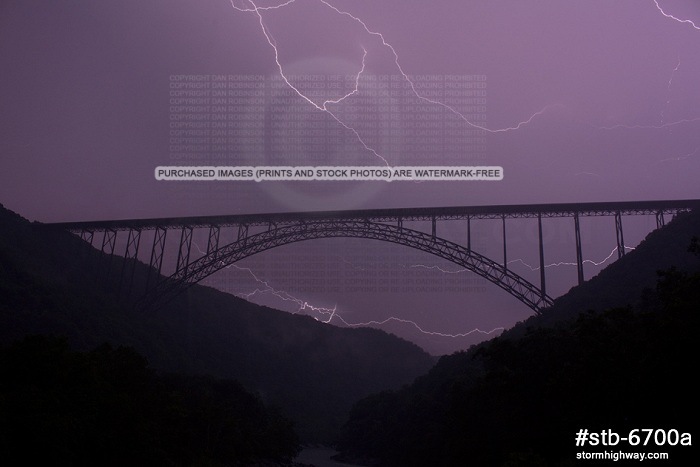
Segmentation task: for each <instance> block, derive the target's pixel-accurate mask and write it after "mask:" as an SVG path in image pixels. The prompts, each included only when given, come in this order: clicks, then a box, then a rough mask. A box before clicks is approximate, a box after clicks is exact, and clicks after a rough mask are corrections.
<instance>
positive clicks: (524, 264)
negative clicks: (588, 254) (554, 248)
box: [508, 246, 634, 271]
mask: <svg viewBox="0 0 700 467" xmlns="http://www.w3.org/2000/svg"><path fill="white" fill-rule="evenodd" d="M625 249H626V250H634V248H633V247H631V246H626V247H625ZM616 251H617V247H615V248H613V249H612V251H611V252H610V254H609V255H608V256H606V257H605V258H604V259H602V260H601V261H594V260H592V259H584V260H583V261H582V264H592V265H594V266H601V265H603V264H605V263H606V262H607V261H608V260H609V259H610V258H612V256H613V254H615V252H616ZM511 263H520V264H522V265H523V266H525V267H527V268H529V269H530V270H531V271H539V270H540V267H539V266H536V267H535V266H531V265H529V264H527V263H526V262H525V261H523V260H522V259H514V260H511V261H508V264H511ZM577 265H578V263H577V262H573V263H569V262H565V261H561V262H558V263H551V264H545V265H544V268H545V269H547V268H552V267H559V266H577Z"/></svg>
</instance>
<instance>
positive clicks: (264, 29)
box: [230, 0, 561, 166]
mask: <svg viewBox="0 0 700 467" xmlns="http://www.w3.org/2000/svg"><path fill="white" fill-rule="evenodd" d="M316 1H318V2H320V3H322V4H323V5H325V6H326V7H328V8H330V9H331V10H333V11H334V12H335V13H337V14H339V15H341V16H346V17H348V18H350V19H351V20H352V21H354V22H356V23H358V24H359V25H360V26H361V27H362V28H363V29H364V30H365V32H366V33H367V34H369V35H370V36H374V37H377V38H379V40H380V41H381V43H382V45H383V46H384V47H386V48H388V49H389V50H390V51H391V53H392V54H393V56H394V64H395V66H396V68H397V69H398V70H399V72H400V73H401V75H402V77H403V79H404V80H405V81H406V82H407V83H408V84H409V86H410V88H411V91H412V92H413V94H414V95H415V96H416V97H417V98H418V99H420V100H422V101H424V102H428V103H430V104H433V105H438V106H441V107H442V108H444V109H446V110H447V111H449V112H451V113H452V114H453V115H454V116H456V117H457V118H459V119H461V120H462V121H464V122H465V123H466V124H467V125H469V126H471V127H473V128H476V129H479V130H483V131H485V132H488V133H503V132H508V131H514V130H519V129H520V128H522V127H523V126H525V125H528V124H529V123H531V122H532V121H533V120H534V119H535V118H536V117H538V116H540V115H542V114H543V113H545V112H546V111H547V110H548V109H550V108H551V107H553V106H555V105H556V106H560V105H561V104H554V105H548V106H545V107H544V108H542V109H541V110H539V111H538V112H535V113H534V114H532V115H531V116H530V117H529V118H527V119H526V120H523V121H521V122H518V123H517V124H516V125H514V126H510V127H506V128H499V129H491V128H487V127H485V126H482V125H477V124H476V123H474V122H471V121H470V120H469V119H468V118H467V117H465V116H464V115H463V114H462V113H460V112H459V111H458V110H456V109H455V108H454V107H452V106H450V105H447V104H445V103H443V102H440V101H437V100H433V99H429V98H427V97H424V96H422V95H421V94H420V93H419V92H418V91H417V90H416V87H415V85H414V83H413V81H412V80H411V78H410V76H409V75H408V74H407V73H406V72H405V71H404V70H403V67H402V66H401V63H400V60H399V54H398V52H397V51H396V49H395V48H394V46H393V45H391V44H390V43H389V42H387V40H386V39H385V37H384V35H383V34H382V33H380V32H377V31H373V30H371V29H370V28H369V27H368V26H367V24H366V23H365V22H364V21H363V20H362V19H360V18H359V17H357V16H354V15H352V14H350V13H349V12H347V11H344V10H341V9H339V8H337V7H336V6H334V5H332V4H330V3H328V2H327V1H326V0H316ZM248 2H249V3H250V4H251V5H252V8H246V7H238V6H236V5H235V4H234V1H233V0H230V3H231V6H232V8H233V9H234V10H236V11H239V12H243V13H255V14H256V15H257V17H258V22H259V23H260V28H261V30H262V33H263V35H264V36H265V38H266V40H267V42H268V44H269V45H270V47H272V49H273V50H274V54H275V63H276V64H277V69H278V70H279V74H280V76H281V77H282V80H283V81H284V82H285V83H286V84H287V86H289V88H290V89H292V90H293V91H294V92H295V93H296V94H297V95H298V96H299V97H300V98H302V99H303V100H305V101H306V102H308V103H309V104H310V105H312V106H313V107H314V108H315V109H316V110H319V111H322V112H326V113H328V114H329V115H330V116H331V117H332V118H333V119H334V120H335V121H336V122H338V123H339V124H340V125H342V126H343V127H344V128H345V129H346V130H348V131H350V132H352V133H353V134H354V135H355V137H356V138H357V140H358V141H359V142H360V144H361V145H362V146H363V148H364V149H365V150H367V151H370V152H371V153H372V154H374V155H375V156H376V157H378V158H379V159H381V160H382V162H383V163H384V164H386V165H387V166H389V163H388V162H387V160H386V159H385V158H384V157H383V156H381V155H380V154H379V153H378V152H377V151H376V150H375V149H373V148H371V147H369V146H368V145H367V144H366V143H365V141H364V140H363V139H362V137H361V135H360V134H359V132H358V131H357V130H356V129H355V128H353V127H351V126H350V125H347V124H346V123H345V122H343V121H342V120H341V119H340V118H338V117H337V116H336V115H335V114H334V113H333V112H332V111H331V110H329V109H328V107H327V105H328V104H340V103H341V102H342V101H344V100H345V99H346V98H348V97H350V96H351V95H353V94H355V93H357V92H358V89H359V79H360V76H361V74H362V73H363V71H364V68H365V66H364V59H365V57H366V55H367V50H366V49H364V48H363V51H364V55H363V60H362V69H361V70H360V72H359V73H358V74H357V75H356V79H355V89H354V90H353V91H352V92H350V93H348V94H346V95H345V96H343V97H341V98H339V99H335V100H327V101H325V102H324V103H323V104H322V105H318V104H317V103H315V102H314V101H313V100H312V99H311V98H309V97H308V96H306V95H305V94H304V93H303V92H301V91H300V90H299V89H298V88H297V87H295V86H294V85H293V84H292V83H291V82H290V81H289V79H288V78H287V76H286V75H285V72H284V68H283V67H282V64H281V63H280V61H279V51H278V49H277V45H276V43H275V41H274V39H273V38H272V35H271V33H270V31H269V30H268V28H267V27H266V26H265V23H264V21H263V17H262V13H261V12H262V11H268V10H277V9H281V8H284V7H287V6H289V5H291V4H293V3H296V0H287V1H286V2H284V3H280V4H278V5H274V6H268V7H259V6H257V4H256V3H255V2H254V1H253V0H248Z"/></svg>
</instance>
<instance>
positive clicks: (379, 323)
mask: <svg viewBox="0 0 700 467" xmlns="http://www.w3.org/2000/svg"><path fill="white" fill-rule="evenodd" d="M335 316H337V317H338V319H339V320H340V321H342V322H343V323H344V324H345V325H346V326H348V327H358V326H371V325H376V326H382V325H384V324H387V323H389V322H392V321H396V322H399V323H403V324H409V325H411V326H413V327H414V328H416V329H417V330H418V331H419V332H420V333H421V334H426V335H429V336H438V337H449V338H458V337H467V336H470V335H472V334H474V333H478V334H483V335H487V336H488V335H490V334H493V333H495V332H497V331H503V330H504V329H505V328H503V327H496V328H493V329H491V330H490V331H482V330H481V329H479V328H475V329H472V330H471V331H467V332H462V333H459V334H448V333H443V332H437V331H426V330H425V329H423V328H421V327H420V326H418V325H417V324H416V323H415V322H413V321H410V320H407V319H401V318H395V317H393V316H392V317H390V318H387V319H385V320H383V321H367V322H365V323H348V322H347V321H345V320H344V319H343V318H342V317H341V316H340V314H337V313H336V314H335ZM328 322H330V320H329V321H328Z"/></svg>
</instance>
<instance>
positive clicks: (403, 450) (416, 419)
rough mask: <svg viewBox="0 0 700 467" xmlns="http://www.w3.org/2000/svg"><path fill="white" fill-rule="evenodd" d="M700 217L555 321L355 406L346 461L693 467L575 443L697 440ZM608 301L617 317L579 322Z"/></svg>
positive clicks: (607, 276) (532, 325)
mask: <svg viewBox="0 0 700 467" xmlns="http://www.w3.org/2000/svg"><path fill="white" fill-rule="evenodd" d="M699 219H700V213H697V212H696V213H692V214H689V215H685V216H681V217H679V218H678V219H677V220H675V221H674V222H672V223H671V224H670V225H669V226H667V228H665V229H663V230H661V231H658V232H655V233H654V234H652V235H650V236H649V237H648V238H647V239H646V241H645V242H644V244H643V245H640V247H639V248H637V249H636V250H635V251H633V252H631V253H629V254H628V255H626V256H625V258H623V259H622V260H620V261H618V262H616V263H614V264H612V265H611V266H609V267H608V269H606V270H605V271H603V272H601V274H599V275H598V277H596V278H595V280H591V281H590V283H588V284H586V286H585V287H580V288H577V289H574V290H572V291H571V292H570V294H567V295H566V296H564V297H562V299H561V300H558V301H557V303H556V304H555V307H556V310H557V312H558V313H560V314H561V315H560V316H556V317H555V318H556V319H550V318H551V316H544V317H537V318H532V319H530V320H528V321H527V322H526V323H524V324H520V325H518V326H516V328H515V329H514V330H511V331H510V332H508V333H506V334H504V335H502V336H499V337H498V338H495V339H493V340H491V341H489V342H486V343H483V344H481V345H479V346H475V347H473V348H472V349H470V350H469V351H467V352H460V353H455V354H453V355H450V356H445V357H443V358H441V359H440V361H439V362H438V363H437V365H436V366H435V367H434V368H433V369H432V370H431V371H430V372H429V373H428V375H426V376H424V377H422V378H419V379H417V380H416V382H415V383H414V384H412V385H411V386H409V387H407V388H404V389H402V390H399V391H397V392H383V393H380V394H377V395H373V396H371V397H368V398H366V399H363V400H362V401H359V402H358V403H357V404H356V405H355V406H354V408H353V410H352V413H351V416H350V419H349V421H348V422H347V424H346V425H345V428H344V437H343V441H342V443H341V448H342V457H343V458H345V459H352V460H355V461H357V460H364V461H367V462H369V461H374V462H376V461H381V465H382V466H402V467H406V466H409V467H410V466H423V465H432V466H446V467H448V466H455V465H467V464H473V465H486V466H530V465H536V466H552V467H554V466H564V465H578V463H577V461H576V457H575V456H576V454H577V453H579V452H582V451H587V452H603V451H606V450H607V451H610V450H614V451H625V452H633V451H638V452H668V453H669V454H670V456H671V460H672V462H671V464H670V465H692V464H693V463H692V462H691V459H693V460H695V459H696V458H697V456H696V453H695V451H694V448H692V446H676V447H671V446H669V445H664V446H656V445H655V444H654V445H653V446H647V447H643V446H638V447H636V448H635V447H633V446H630V445H628V444H626V443H621V444H620V445H618V446H602V445H598V446H595V447H594V446H590V445H588V446H585V447H576V445H575V434H576V432H577V430H579V429H583V428H587V429H589V430H590V431H595V432H598V433H600V431H601V430H607V429H611V430H613V431H616V432H618V433H620V434H621V435H620V436H627V434H628V433H629V432H630V430H633V429H635V428H639V429H642V428H653V429H664V430H671V429H674V430H678V431H679V432H680V433H686V432H687V433H690V434H691V435H692V434H694V431H696V429H697V427H698V422H697V418H696V416H695V414H696V413H697V411H698V408H699V407H698V399H697V391H696V390H695V384H694V370H693V369H692V368H693V367H694V366H695V363H696V360H697V357H698V347H697V336H698V334H699V333H700V314H699V313H698V311H699V310H700V272H699V271H700V247H699V246H698V241H697V239H695V240H693V239H694V238H695V237H700V222H699ZM646 255H649V260H648V262H647V260H646V259H645V258H646ZM674 264H679V265H681V266H680V267H679V268H673V267H669V266H672V265H674ZM663 267H666V268H667V269H665V270H664V271H661V273H660V274H657V273H656V269H657V268H663ZM681 268H682V269H681ZM649 276H651V277H653V278H654V279H655V280H654V281H653V282H652V281H651V280H650V279H649ZM609 281H612V282H609ZM616 281H622V282H623V283H622V284H618V282H616ZM635 281H639V282H635ZM635 293H636V295H635ZM625 301H627V303H628V304H629V305H627V306H620V305H622V304H624V302H625ZM568 303H571V305H569V307H567V304H568ZM607 304H615V305H617V306H614V307H613V306H610V307H609V308H607V309H599V310H598V311H590V312H583V313H580V312H579V310H587V309H595V308H597V307H605V306H608V305H607ZM551 313H554V311H551ZM552 323H555V324H556V325H554V326H550V324H552ZM660 436H661V435H660ZM578 462H580V461H578Z"/></svg>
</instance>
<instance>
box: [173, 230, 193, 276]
mask: <svg viewBox="0 0 700 467" xmlns="http://www.w3.org/2000/svg"><path fill="white" fill-rule="evenodd" d="M191 250H192V227H189V226H185V227H183V228H182V233H181V234H180V248H178V251H177V263H175V264H176V266H175V274H174V275H175V277H183V276H185V274H187V266H189V264H190V251H191Z"/></svg>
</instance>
